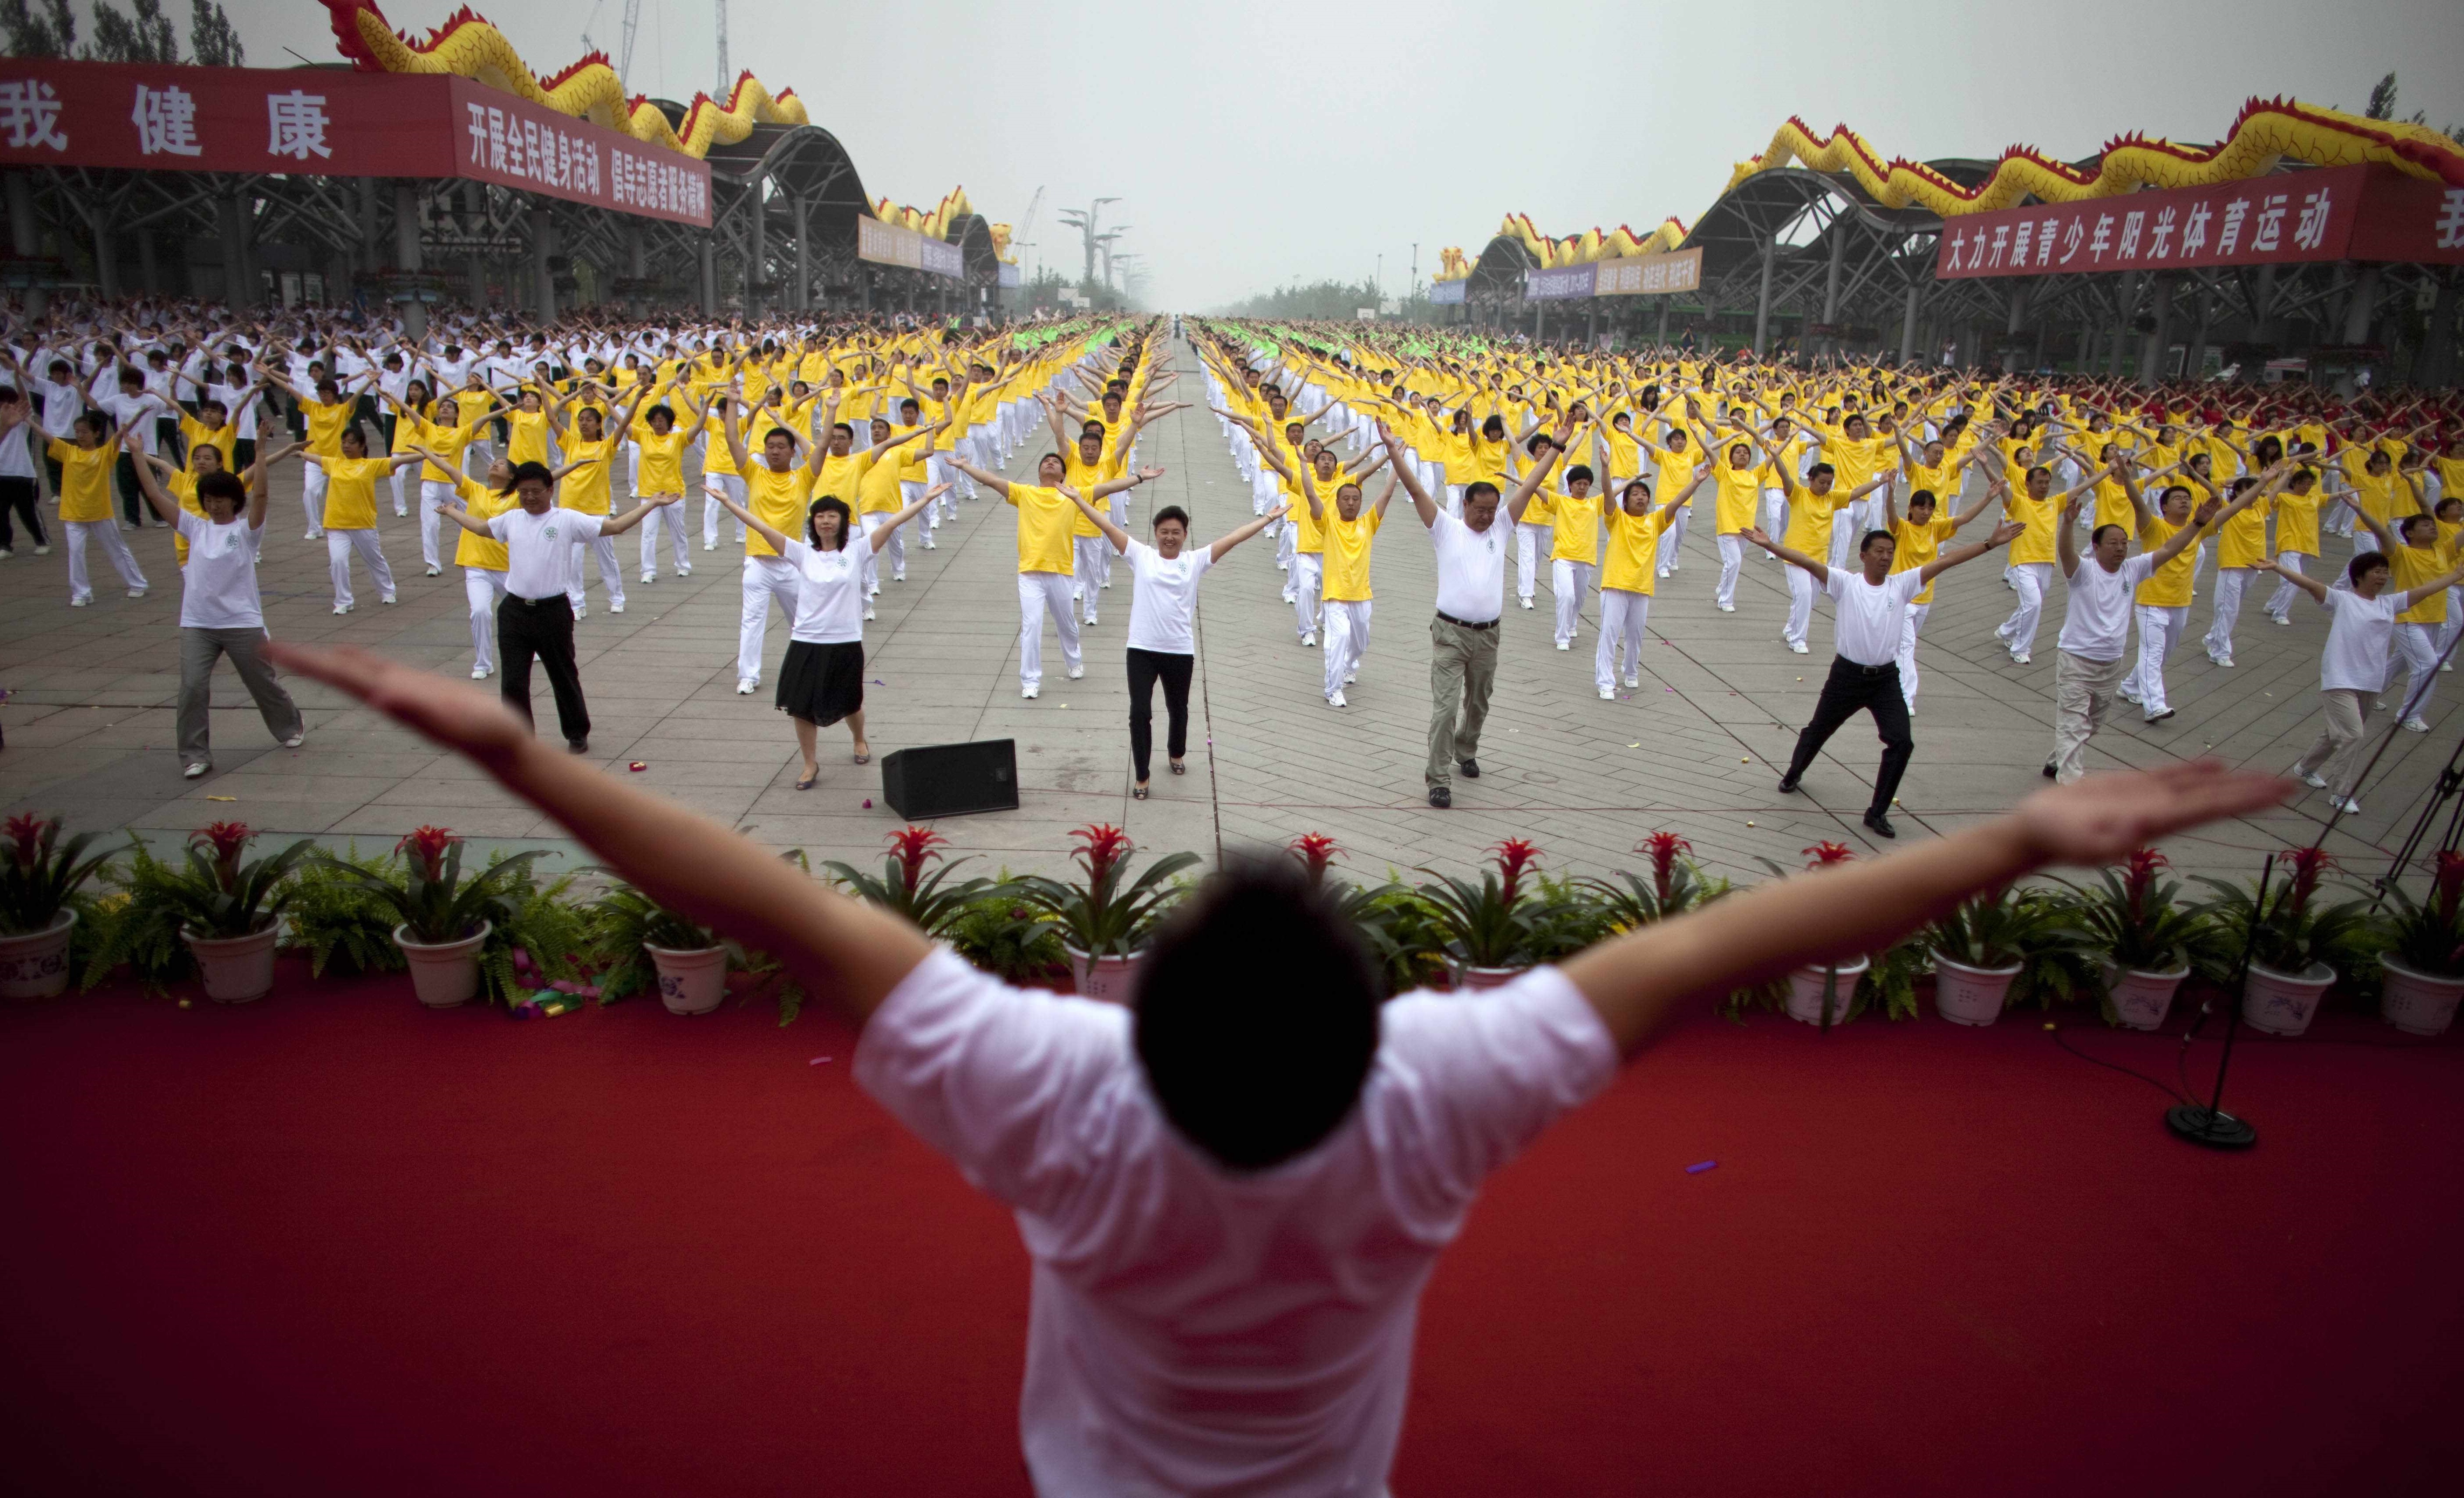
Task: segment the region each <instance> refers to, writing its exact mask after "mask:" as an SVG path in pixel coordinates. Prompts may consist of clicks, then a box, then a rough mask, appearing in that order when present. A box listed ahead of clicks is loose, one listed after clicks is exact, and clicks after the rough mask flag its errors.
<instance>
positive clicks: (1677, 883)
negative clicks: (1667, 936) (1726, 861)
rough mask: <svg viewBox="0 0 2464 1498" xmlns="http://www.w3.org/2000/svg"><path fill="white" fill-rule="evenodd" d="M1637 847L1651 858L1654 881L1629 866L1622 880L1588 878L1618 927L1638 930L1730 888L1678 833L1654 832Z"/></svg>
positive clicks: (1610, 920)
mask: <svg viewBox="0 0 2464 1498" xmlns="http://www.w3.org/2000/svg"><path fill="white" fill-rule="evenodd" d="M1634 850H1635V851H1636V852H1638V853H1641V854H1643V855H1644V856H1646V857H1648V858H1649V859H1650V860H1651V879H1650V881H1649V882H1648V883H1646V882H1644V880H1643V879H1642V877H1641V876H1640V875H1639V874H1636V873H1633V872H1630V871H1629V870H1623V869H1620V870H1617V879H1619V880H1622V881H1623V883H1621V884H1619V883H1615V882H1612V881H1610V880H1607V879H1588V880H1585V881H1584V883H1585V884H1586V885H1587V886H1588V887H1589V888H1590V890H1591V891H1592V892H1593V894H1594V895H1595V897H1596V898H1597V899H1598V901H1599V902H1600V908H1601V913H1602V914H1603V915H1605V916H1606V918H1607V920H1608V923H1609V925H1610V926H1611V928H1612V929H1614V930H1617V931H1636V930H1639V929H1640V928H1642V927H1644V926H1648V925H1650V924H1652V923H1653V922H1654V921H1662V920H1666V919H1668V918H1669V917H1670V916H1672V915H1683V914H1685V913H1686V912H1687V911H1690V910H1692V909H1694V908H1695V907H1696V906H1698V905H1708V904H1709V903H1711V902H1712V901H1713V900H1716V899H1718V898H1720V897H1721V896H1722V895H1725V894H1727V892H1728V891H1729V884H1728V881H1727V880H1726V879H1706V878H1705V877H1704V876H1703V870H1701V869H1700V868H1698V867H1697V866H1696V865H1695V863H1694V860H1693V859H1691V858H1689V857H1687V856H1685V855H1687V854H1689V853H1691V852H1693V851H1694V845H1693V844H1691V843H1689V842H1687V841H1685V840H1684V839H1683V838H1682V837H1679V836H1678V835H1677V834H1676V833H1674V832H1654V833H1653V834H1651V836H1649V837H1647V838H1645V839H1643V840H1642V841H1641V842H1639V843H1638V844H1636V845H1635V848H1634Z"/></svg>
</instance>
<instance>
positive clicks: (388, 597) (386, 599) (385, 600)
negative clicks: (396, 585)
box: [377, 593, 402, 604]
mask: <svg viewBox="0 0 2464 1498" xmlns="http://www.w3.org/2000/svg"><path fill="white" fill-rule="evenodd" d="M377 602H378V603H380V604H399V603H401V602H402V600H401V599H399V598H396V597H394V596H393V595H392V594H391V593H387V594H385V596H383V597H382V598H379V599H378V600H377Z"/></svg>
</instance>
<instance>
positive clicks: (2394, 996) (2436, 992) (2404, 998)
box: [2379, 954, 2464, 1035]
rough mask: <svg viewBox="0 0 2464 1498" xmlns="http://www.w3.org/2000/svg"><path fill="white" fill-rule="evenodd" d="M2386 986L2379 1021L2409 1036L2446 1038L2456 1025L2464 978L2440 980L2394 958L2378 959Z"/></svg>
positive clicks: (2462, 994)
mask: <svg viewBox="0 0 2464 1498" xmlns="http://www.w3.org/2000/svg"><path fill="white" fill-rule="evenodd" d="M2379 969H2380V972H2381V974H2382V975H2383V977H2384V980H2385V982H2384V985H2383V986H2382V987H2381V988H2380V990H2379V1018H2380V1019H2382V1020H2385V1021H2387V1023H2388V1024H2392V1025H2394V1026H2395V1027H2396V1028H2397V1029H2400V1030H2402V1031H2404V1032H2405V1033H2406V1034H2407V1035H2444V1034H2446V1033H2447V1027H2448V1026H2449V1025H2450V1024H2454V1023H2455V1002H2456V1000H2458V999H2464V978H2440V977H2437V976H2435V975H2434V974H2430V973H2423V972H2418V971H2416V970H2414V969H2412V968H2409V967H2407V966H2405V965H2404V964H2403V963H2402V962H2399V961H2397V960H2396V959H2395V958H2394V956H2393V955H2392V954H2387V955H2382V956H2381V957H2380V958H2379Z"/></svg>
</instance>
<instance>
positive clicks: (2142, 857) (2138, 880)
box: [2122, 848, 2172, 915]
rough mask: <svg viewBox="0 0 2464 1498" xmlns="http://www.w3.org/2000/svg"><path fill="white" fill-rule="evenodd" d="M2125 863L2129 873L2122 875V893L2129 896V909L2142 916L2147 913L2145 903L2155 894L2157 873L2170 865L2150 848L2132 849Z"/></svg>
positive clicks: (2162, 856)
mask: <svg viewBox="0 0 2464 1498" xmlns="http://www.w3.org/2000/svg"><path fill="white" fill-rule="evenodd" d="M2127 863H2128V869H2129V871H2128V872H2127V873H2125V874H2123V880H2122V888H2123V892H2124V893H2125V894H2127V895H2128V896H2129V899H2130V908H2131V909H2132V910H2133V911H2135V912H2138V913H2139V914H2143V915H2144V914H2146V913H2147V902H2148V900H2149V898H2150V897H2151V896H2152V895H2153V894H2154V892H2155V889H2156V874H2157V871H2158V870H2164V869H2169V868H2171V867H2172V865H2171V864H2170V863H2169V862H2167V859H2166V857H2165V855H2164V854H2162V853H2160V852H2158V851H2156V849H2154V848H2135V849H2133V850H2132V852H2131V854H2130V857H2129V859H2128V860H2127Z"/></svg>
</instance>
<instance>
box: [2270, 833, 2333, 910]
mask: <svg viewBox="0 0 2464 1498" xmlns="http://www.w3.org/2000/svg"><path fill="white" fill-rule="evenodd" d="M2284 857H2285V861H2286V862H2287V863H2290V864H2291V865H2292V866H2293V888H2292V890H2291V891H2290V892H2287V893H2286V895H2285V899H2286V901H2287V902H2288V903H2286V904H2285V905H2284V906H2283V907H2282V909H2283V911H2284V913H2285V914H2288V915H2297V916H2298V915H2299V914H2301V913H2302V912H2304V911H2306V910H2308V909H2309V908H2310V896H2312V895H2314V894H2316V893H2318V892H2319V880H2320V877H2321V875H2323V874H2324V873H2326V871H2327V870H2330V869H2332V868H2334V867H2335V866H2336V861H2335V860H2334V859H2332V858H2330V857H2328V856H2327V854H2326V851H2325V850H2324V849H2322V848H2295V849H2294V850H2293V851H2291V852H2289V853H2287V854H2285V855H2284Z"/></svg>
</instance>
